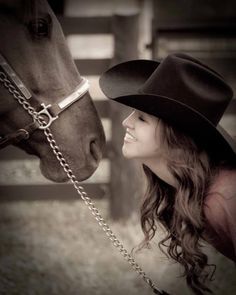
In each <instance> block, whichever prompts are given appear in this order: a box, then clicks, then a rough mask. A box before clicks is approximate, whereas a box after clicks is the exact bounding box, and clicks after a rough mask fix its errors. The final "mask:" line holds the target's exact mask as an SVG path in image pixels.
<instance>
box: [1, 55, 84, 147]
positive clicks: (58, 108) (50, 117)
mask: <svg viewBox="0 0 236 295" xmlns="http://www.w3.org/2000/svg"><path fill="white" fill-rule="evenodd" d="M0 81H1V82H2V83H3V85H4V86H5V87H6V88H7V90H8V91H9V92H10V93H11V94H12V95H13V96H14V97H15V98H16V96H17V99H19V98H22V99H23V100H25V101H27V100H29V99H30V98H32V94H31V92H30V91H29V90H28V88H27V87H26V86H25V85H24V83H23V82H22V81H21V79H20V78H19V76H18V75H17V74H16V72H15V71H14V70H13V68H12V67H11V66H10V65H9V63H8V62H7V60H6V59H5V58H4V57H3V55H2V54H1V53H0ZM88 90H89V82H88V80H87V79H85V78H82V80H81V82H80V84H79V85H78V86H77V87H76V88H75V90H74V91H73V92H72V93H71V94H70V95H69V96H67V97H65V98H64V99H62V100H61V101H59V102H58V103H54V104H52V105H51V104H48V105H45V104H44V103H42V104H41V105H40V107H39V108H38V109H39V110H38V111H37V112H35V114H34V115H35V116H36V117H38V118H42V121H43V124H39V122H36V121H34V122H33V123H31V124H28V125H26V126H25V127H23V128H20V129H18V130H16V131H14V132H12V133H9V134H7V135H4V136H0V149H2V148H4V147H6V146H7V145H9V144H16V143H18V142H19V141H21V140H23V139H24V140H26V139H28V138H29V136H30V134H32V133H33V132H34V131H35V130H37V129H41V130H44V129H46V128H48V127H50V125H51V124H52V122H53V121H55V120H56V119H58V118H59V115H60V113H62V112H63V111H64V110H66V109H67V108H68V107H69V106H70V105H71V104H73V103H74V102H76V101H78V100H79V99H81V98H82V97H83V96H84V95H85V94H86V93H87V92H88Z"/></svg>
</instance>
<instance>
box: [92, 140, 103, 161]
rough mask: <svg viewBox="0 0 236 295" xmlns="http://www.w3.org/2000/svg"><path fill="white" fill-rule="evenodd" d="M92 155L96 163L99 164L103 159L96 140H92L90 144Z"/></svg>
mask: <svg viewBox="0 0 236 295" xmlns="http://www.w3.org/2000/svg"><path fill="white" fill-rule="evenodd" d="M90 153H91V155H92V157H93V158H94V160H95V161H96V163H98V162H99V161H100V159H101V151H100V149H99V146H98V144H97V142H96V140H92V141H91V142H90Z"/></svg>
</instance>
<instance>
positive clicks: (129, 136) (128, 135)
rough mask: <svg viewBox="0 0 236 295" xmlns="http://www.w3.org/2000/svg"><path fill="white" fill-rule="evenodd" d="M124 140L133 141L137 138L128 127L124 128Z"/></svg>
mask: <svg viewBox="0 0 236 295" xmlns="http://www.w3.org/2000/svg"><path fill="white" fill-rule="evenodd" d="M124 141H125V142H135V141H137V139H136V138H135V137H134V136H133V135H132V134H131V133H130V132H129V130H128V128H127V129H126V133H125V137H124Z"/></svg>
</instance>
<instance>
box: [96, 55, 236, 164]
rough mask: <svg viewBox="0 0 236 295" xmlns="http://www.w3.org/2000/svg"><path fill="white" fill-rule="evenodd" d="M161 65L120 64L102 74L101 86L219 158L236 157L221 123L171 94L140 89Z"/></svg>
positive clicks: (145, 62) (235, 146) (142, 62)
mask: <svg viewBox="0 0 236 295" xmlns="http://www.w3.org/2000/svg"><path fill="white" fill-rule="evenodd" d="M159 64H160V63H159V62H158V61H151V60H132V61H128V62H124V63H121V64H118V65H116V66H114V67H113V68H111V69H109V70H108V71H106V72H105V73H104V74H103V75H102V76H101V78H100V81H99V82H100V87H101V89H102V91H103V92H104V94H105V95H106V96H107V97H108V98H109V99H112V100H114V101H116V102H119V103H121V104H123V105H127V106H129V107H131V108H135V109H138V110H141V111H142V112H145V113H148V114H150V115H153V116H156V117H159V118H161V119H163V120H164V121H166V122H168V123H170V124H171V125H173V126H175V127H177V128H179V129H180V130H182V131H184V132H186V133H187V134H189V135H190V136H192V137H193V138H194V139H195V140H196V141H197V142H198V143H200V144H201V145H202V146H203V147H204V148H205V149H207V150H210V152H211V154H214V155H215V156H216V157H217V158H218V157H221V155H222V154H223V155H224V156H225V157H227V158H230V159H234V160H236V143H235V141H234V140H233V139H232V137H231V136H230V135H229V134H228V133H227V132H226V130H224V129H223V128H222V127H221V126H220V125H218V126H217V127H216V126H214V125H213V124H212V123H211V122H210V121H209V120H208V119H207V118H206V117H204V116H202V115H201V114H200V113H198V112H197V111H195V110H194V109H192V108H190V107H189V106H187V105H185V104H183V103H180V102H179V101H176V100H174V99H172V98H170V97H166V96H159V95H152V94H143V93H140V92H139V91H140V88H141V87H142V86H143V84H144V83H145V82H146V80H147V79H148V78H149V77H150V76H151V74H152V73H153V72H154V71H155V69H156V68H157V67H158V65H159Z"/></svg>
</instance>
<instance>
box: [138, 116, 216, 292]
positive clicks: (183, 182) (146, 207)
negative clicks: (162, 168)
mask: <svg viewBox="0 0 236 295" xmlns="http://www.w3.org/2000/svg"><path fill="white" fill-rule="evenodd" d="M158 124H161V138H162V143H163V147H164V149H165V151H166V153H167V156H168V168H169V171H170V172H171V174H172V176H173V177H174V178H175V180H176V182H177V184H178V185H177V188H174V187H173V186H171V185H169V184H167V183H166V182H164V181H163V180H161V179H160V178H159V177H158V176H157V175H155V174H154V173H153V172H152V171H151V170H150V169H149V168H148V167H147V166H145V165H143V170H144V172H145V175H146V177H147V183H148V185H147V190H146V194H145V197H144V201H143V204H142V206H141V226H142V230H143V232H144V236H145V237H144V240H143V241H142V243H141V244H140V248H143V247H145V246H148V245H149V242H150V240H151V239H152V238H153V237H154V235H155V232H156V230H157V223H159V224H161V225H162V226H163V227H164V229H165V232H166V236H165V237H164V239H162V240H161V241H160V242H159V248H160V249H161V250H162V252H164V253H165V254H166V255H167V256H168V257H170V258H172V259H174V260H175V261H176V262H178V263H180V264H181V265H182V266H183V268H184V272H183V276H185V278H186V282H187V285H188V286H189V287H190V288H191V289H192V290H193V292H194V293H195V294H199V295H201V294H204V293H205V292H209V293H212V291H211V290H210V289H209V288H208V287H207V284H206V282H207V281H208V280H211V279H212V276H213V275H214V272H215V265H210V264H208V257H207V255H206V254H205V253H204V252H203V251H202V244H201V242H202V238H203V232H204V222H205V217H204V212H203V205H204V198H205V196H206V195H207V191H208V189H209V186H210V184H211V181H212V179H213V177H214V176H215V175H216V174H217V171H218V169H217V168H216V167H217V165H216V163H213V161H212V160H211V159H210V158H209V156H208V154H207V152H206V151H204V150H202V149H201V148H200V147H199V146H198V145H197V144H196V143H195V142H194V140H193V139H192V138H190V137H189V136H187V135H185V134H183V133H182V132H181V131H179V130H177V129H175V128H173V127H172V126H170V125H169V124H166V123H164V122H163V121H162V120H159V123H158Z"/></svg>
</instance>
